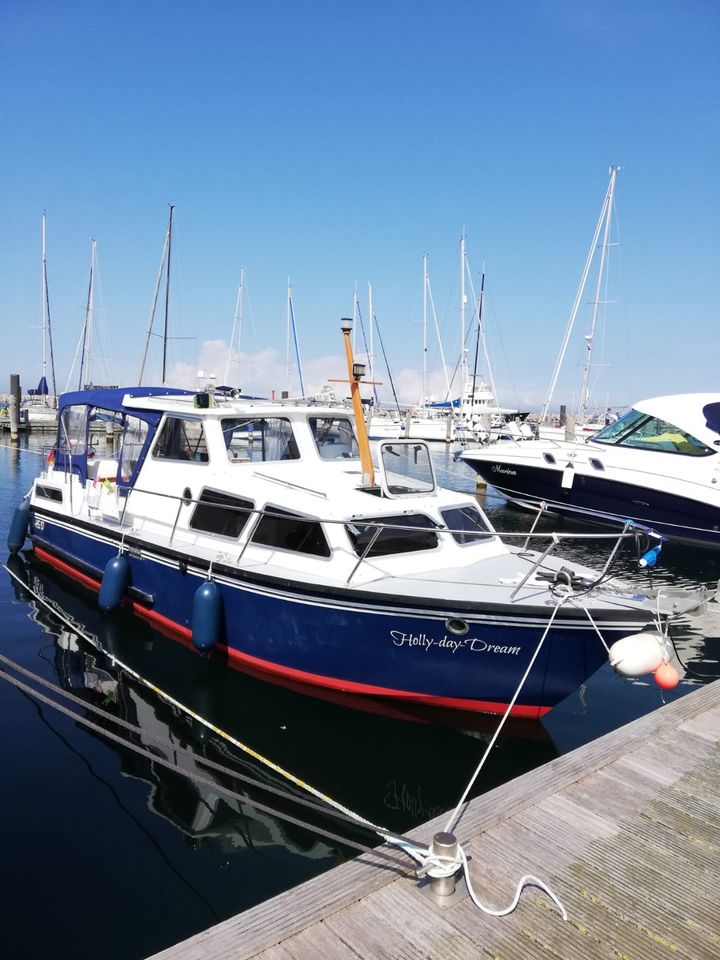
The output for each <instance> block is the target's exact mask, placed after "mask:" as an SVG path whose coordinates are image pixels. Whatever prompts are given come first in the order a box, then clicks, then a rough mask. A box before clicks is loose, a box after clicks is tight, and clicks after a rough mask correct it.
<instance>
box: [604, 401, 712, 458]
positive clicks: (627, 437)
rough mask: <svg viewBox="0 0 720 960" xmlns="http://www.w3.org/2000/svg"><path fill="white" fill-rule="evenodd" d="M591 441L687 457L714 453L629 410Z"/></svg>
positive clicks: (687, 435)
mask: <svg viewBox="0 0 720 960" xmlns="http://www.w3.org/2000/svg"><path fill="white" fill-rule="evenodd" d="M592 439H593V441H598V442H599V443H612V444H615V445H617V446H622V447H634V448H635V449H638V450H655V451H657V452H659V453H679V454H682V455H683V456H689V457H707V456H709V455H710V454H712V453H714V452H715V451H714V450H711V449H710V447H707V446H706V445H705V444H704V443H703V442H702V441H701V440H698V439H697V438H696V437H693V436H692V434H690V433H687V431H685V430H681V429H680V428H679V427H676V426H675V424H673V423H670V422H669V421H668V420H662V419H661V418H660V417H650V416H648V415H647V414H645V413H640V412H639V411H637V410H630V411H629V412H628V413H626V414H625V415H624V416H623V417H621V418H620V419H619V420H618V421H617V422H616V423H612V424H610V426H608V427H605V428H604V429H603V430H601V431H600V432H599V433H596V434H595V436H594V437H593V438H592Z"/></svg>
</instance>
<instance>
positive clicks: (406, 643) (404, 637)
mask: <svg viewBox="0 0 720 960" xmlns="http://www.w3.org/2000/svg"><path fill="white" fill-rule="evenodd" d="M390 637H391V639H392V642H393V643H394V644H395V646H396V647H420V648H421V649H422V650H425V651H426V652H427V651H428V650H430V649H431V647H437V648H438V649H439V650H449V651H450V652H451V653H457V652H458V650H461V649H465V650H470V651H471V652H472V653H504V654H510V655H511V656H514V657H516V656H517V655H518V654H519V653H520V650H521V647H511V646H508V645H506V644H502V643H488V642H487V640H481V639H480V638H479V637H462V638H460V637H448V635H447V634H445V636H444V637H443V638H442V639H441V640H438V638H437V637H429V636H428V635H427V634H426V633H403V632H402V631H401V630H391V631H390Z"/></svg>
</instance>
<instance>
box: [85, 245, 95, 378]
mask: <svg viewBox="0 0 720 960" xmlns="http://www.w3.org/2000/svg"><path fill="white" fill-rule="evenodd" d="M90 245H91V249H90V289H89V291H88V311H87V340H86V360H85V373H86V376H87V382H88V383H89V384H90V385H92V384H93V382H94V381H93V369H92V364H93V352H94V351H93V338H94V334H95V255H96V247H97V245H96V243H95V241H94V240H91V241H90Z"/></svg>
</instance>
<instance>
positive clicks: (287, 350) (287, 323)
mask: <svg viewBox="0 0 720 960" xmlns="http://www.w3.org/2000/svg"><path fill="white" fill-rule="evenodd" d="M291 303H292V285H291V283H290V277H288V282H287V307H286V318H285V392H286V393H287V395H288V396H290V305H291Z"/></svg>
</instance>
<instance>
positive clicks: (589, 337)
mask: <svg viewBox="0 0 720 960" xmlns="http://www.w3.org/2000/svg"><path fill="white" fill-rule="evenodd" d="M619 169H620V168H619V167H611V168H610V186H609V187H608V197H607V206H606V211H605V229H604V231H603V242H602V249H601V251H600V266H599V268H598V275H597V285H596V287H595V302H594V303H593V312H592V320H591V322H590V331H589V333H588V334H586V336H585V343H586V345H587V356H586V358H585V370H584V371H583V381H582V388H581V390H580V409H579V410H578V422H579V423H581V424H582V423H584V422H585V420H586V418H587V410H588V404H589V401H590V369H591V366H592V354H593V343H594V340H595V328H596V326H597V318H598V311H599V309H600V291H601V289H602V283H603V278H604V275H605V265H606V263H607V251H608V240H609V238H610V224H611V222H612V211H613V200H614V197H615V178H616V177H617V172H618V170H619Z"/></svg>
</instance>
